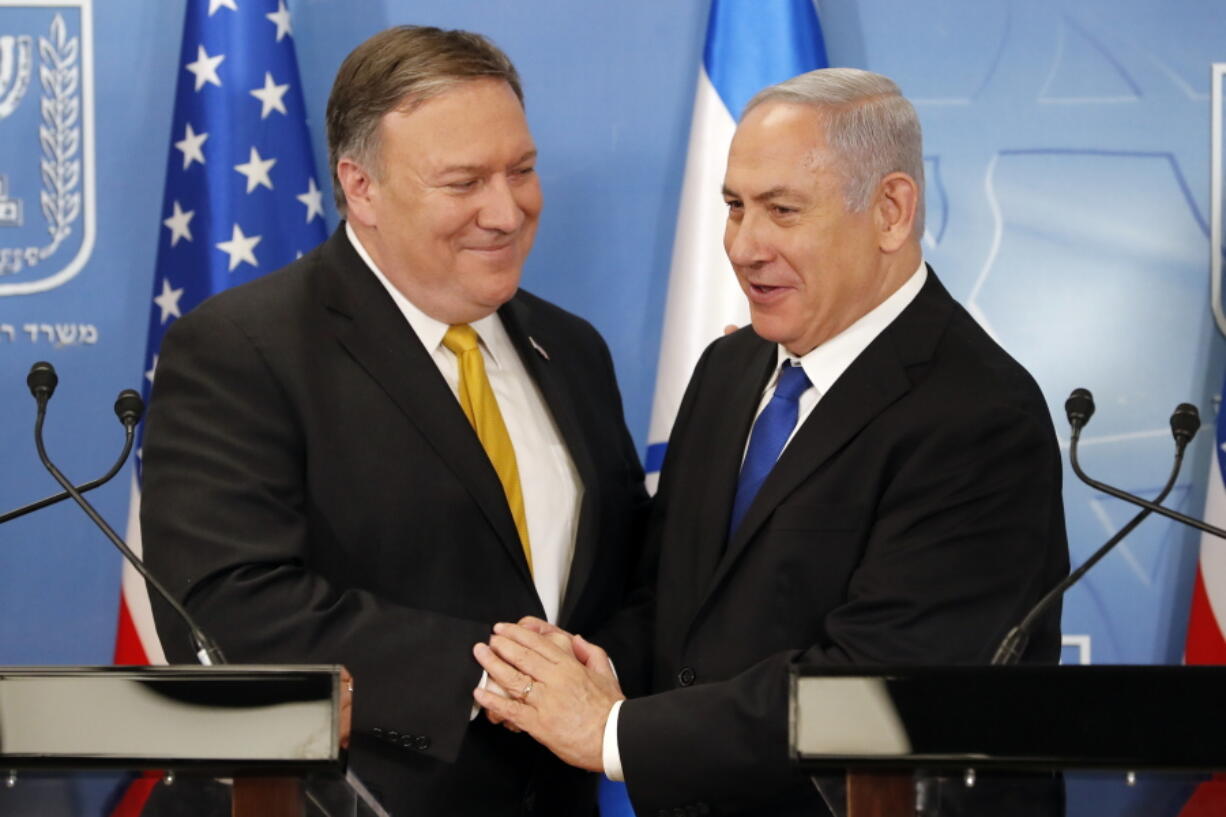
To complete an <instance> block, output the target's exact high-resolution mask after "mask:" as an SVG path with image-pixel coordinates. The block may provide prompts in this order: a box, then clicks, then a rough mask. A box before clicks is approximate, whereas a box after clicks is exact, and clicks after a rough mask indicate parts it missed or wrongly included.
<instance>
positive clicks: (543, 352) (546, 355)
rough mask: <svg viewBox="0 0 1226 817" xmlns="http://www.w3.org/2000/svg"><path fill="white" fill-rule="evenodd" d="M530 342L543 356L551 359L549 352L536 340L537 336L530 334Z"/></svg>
mask: <svg viewBox="0 0 1226 817" xmlns="http://www.w3.org/2000/svg"><path fill="white" fill-rule="evenodd" d="M528 342H529V343H531V344H532V348H533V349H535V350H536V351H537V352H538V353H539V354H540V356H541V357H543V358H545V359H546V360H549V353H548V352H546V351H545V347H544V346H542V345H540V344H539V343H537V342H536V338H534V337H532V336H531V335H529V336H528Z"/></svg>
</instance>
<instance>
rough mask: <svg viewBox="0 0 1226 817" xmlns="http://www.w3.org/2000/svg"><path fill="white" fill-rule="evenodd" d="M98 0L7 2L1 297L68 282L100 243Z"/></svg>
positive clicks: (0, 10) (1, 118)
mask: <svg viewBox="0 0 1226 817" xmlns="http://www.w3.org/2000/svg"><path fill="white" fill-rule="evenodd" d="M91 4H92V0H0V296H3V295H28V294H31V293H35V292H44V291H46V290H49V289H54V288H55V287H58V286H60V285H61V284H63V283H64V282H65V281H68V280H69V279H71V278H72V277H73V276H74V275H76V274H77V273H78V272H80V271H81V268H82V267H83V266H85V262H86V261H87V260H88V259H89V255H90V252H91V251H92V250H93V247H94V232H95V229H96V223H95V207H94V199H95V190H94V170H95V164H94V87H93V84H94V83H93V79H94V78H93V25H92V19H91V8H90V7H91Z"/></svg>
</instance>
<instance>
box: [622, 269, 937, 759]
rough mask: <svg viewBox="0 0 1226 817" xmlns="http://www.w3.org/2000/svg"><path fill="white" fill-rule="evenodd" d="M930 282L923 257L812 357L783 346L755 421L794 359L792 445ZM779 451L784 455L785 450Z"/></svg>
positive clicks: (809, 354)
mask: <svg viewBox="0 0 1226 817" xmlns="http://www.w3.org/2000/svg"><path fill="white" fill-rule="evenodd" d="M927 280H928V268H927V266H926V265H925V264H924V260H923V259H922V258H921V259H920V263H919V268H918V269H916V270H915V272H914V273H912V274H911V277H910V278H908V279H907V280H906V282H905V283H904V284H903V285H902V286H900V287H899V288H898V289H896V290H895V291H894V292H893V293H892V294H891V295H890V297H888V298H886V299H885V300H884V301H882V302H881V303H880V304H878V305H877V306H876V307H874V308H873V309H872V310H871V311H869V312H868V313H867V314H865V315H864V316H862V317H861V318H860V319H859V320H857V321H856V322H855V323H853V324H852V325H851V326H849V327H847V328H846V329H844V330H843V331H842V332H840V333H839V334H837V335H835V336H834V337H832V338H830V340H828V341H826V342H825V343H823V344H821V345H820V346H818V347H817V348H815V349H813V350H812V351H810V352H809V353H808V354H806V355H803V356H802V357H799V358H798V357H796V356H795V355H793V354H791V353H790V352H789V351H788V350H787V349H785V348H783V345H782V344H780V345H779V347H778V351H777V353H776V362H775V373H774V374H773V375H772V376H771V379H770V382H768V383H767V384H766V389H765V390H764V391H763V392H762V399H761V400H760V401H759V403H758V410H757V412H756V413H755V414H754V420H755V422H756V421H757V417H758V415H759V414H761V413H762V410H763V409H765V408H766V405H767V403H769V402H770V401H771V398H772V397H774V395H775V386H776V385H777V384H778V382H779V370H780V368H781V367H782V366H783V361H785V360H791V361H792V365H794V366H796V365H798V366H801V367H802V368H803V369H804V370H805V374H806V375H808V377H809V382H810V383H812V384H813V386H812V388H808V389H805V390H804V391H803V392H802V393H801V395H800V398H799V400H798V416H797V418H796V427H795V428H793V429H792V433H791V434H790V435H789V436H788V439H787V442H786V443H784V445H783V448H784V449H786V448H787V447H788V445H789V444H791V442H792V438H793V437H795V436H796V432H797V431H798V430H799V429H800V427H801V426H802V425H804V422H805V420H806V419H808V417H809V415H810V414H812V413H813V409H814V408H815V407H816V406H817V404H818V401H820V400H821V399H822V395H824V394H826V393H827V392H829V391H830V389H831V388H832V387H833V386H834V384H835V382H836V381H837V380H838V379H839V378H840V377H842V375H843V372H845V371H847V369H848V367H849V366H851V364H852V363H854V362H855V360H856V358H858V357H859V356H860V353H861V352H863V351H864V350H865V349H866V348H868V345H869V344H870V343H872V342H873V340H874V339H876V337H877V336H878V335H880V334H881V333H882V332H883V331H884V330H885V328H886V327H887V326H889V325H890V324H891V323H893V322H894V319H895V318H897V317H898V316H899V315H900V314H901V313H902V311H903V310H904V309H906V308H907V306H908V305H909V304H910V303H911V302H912V301H913V300H915V296H916V295H918V294H919V291H920V290H921V289H922V288H923V286H924V282H925V281H927ZM748 450H749V439H748V438H746V440H745V451H748ZM780 453H781V454H782V449H781V451H780ZM744 459H745V452H744V451H742V453H741V460H742V462H743V461H744ZM621 703H622V702H621V701H618V702H617V703H615V704H613V708H612V709H611V710H610V711H609V719H608V721H607V722H606V723H605V728H604V740H603V743H602V745H601V749H602V758H601V760H602V762H603V764H604V773H605V775H606V776H607V777H608V778H609V779H610V780H623V781H624V780H625V779H626V778H625V774H624V772H623V770H622V761H621V752H620V750H619V749H618V746H617V714H618V712H619V711H620V710H621Z"/></svg>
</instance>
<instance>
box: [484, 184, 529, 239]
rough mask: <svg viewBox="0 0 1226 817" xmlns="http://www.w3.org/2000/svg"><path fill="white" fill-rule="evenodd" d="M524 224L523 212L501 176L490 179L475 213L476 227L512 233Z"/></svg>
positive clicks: (513, 192)
mask: <svg viewBox="0 0 1226 817" xmlns="http://www.w3.org/2000/svg"><path fill="white" fill-rule="evenodd" d="M523 223H524V210H523V208H522V207H520V206H519V201H518V200H517V199H516V198H515V191H514V190H512V189H511V185H510V184H508V182H507V177H506V176H504V175H501V174H498V175H495V176H493V177H491V178H490V181H489V183H488V184H487V185H486V188H485V191H484V195H483V197H482V201H481V209H480V211H478V213H477V226H479V227H482V228H483V229H486V230H497V231H498V232H502V233H513V232H515V231H516V230H518V229H519V226H520V225H521V224H523Z"/></svg>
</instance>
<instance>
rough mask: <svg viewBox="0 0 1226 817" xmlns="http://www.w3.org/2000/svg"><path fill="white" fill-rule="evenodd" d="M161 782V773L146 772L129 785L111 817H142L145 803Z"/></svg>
mask: <svg viewBox="0 0 1226 817" xmlns="http://www.w3.org/2000/svg"><path fill="white" fill-rule="evenodd" d="M161 780H162V773H161V772H145V774H144V775H143V776H141V777H138V778H136V779H135V780H133V781H132V782H131V783H129V784H128V788H127V790H126V791H125V792H124V793H123V797H121V798H119V802H118V803H116V804H115V808H114V810H112V811H111V814H110V817H140V814H141V812H142V811H144V810H145V803H146V802H148V800H149V794H150V793H151V792H152V791H153V787H154V786H156V785H157V784H158V783H159V782H160V781H161Z"/></svg>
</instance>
